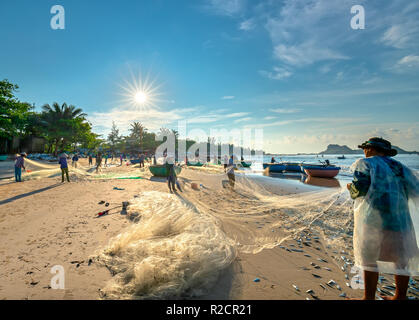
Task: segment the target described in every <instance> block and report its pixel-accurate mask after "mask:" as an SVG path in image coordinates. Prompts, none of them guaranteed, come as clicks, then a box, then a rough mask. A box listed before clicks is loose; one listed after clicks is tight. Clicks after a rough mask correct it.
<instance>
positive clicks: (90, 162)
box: [89, 153, 93, 166]
mask: <svg viewBox="0 0 419 320" xmlns="http://www.w3.org/2000/svg"><path fill="white" fill-rule="evenodd" d="M91 165H93V157H92V154H91V153H89V166H91Z"/></svg>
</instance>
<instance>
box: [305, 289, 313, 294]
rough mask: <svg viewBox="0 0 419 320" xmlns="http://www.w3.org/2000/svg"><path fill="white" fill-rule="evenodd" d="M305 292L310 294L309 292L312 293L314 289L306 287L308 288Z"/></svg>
mask: <svg viewBox="0 0 419 320" xmlns="http://www.w3.org/2000/svg"><path fill="white" fill-rule="evenodd" d="M306 293H309V294H311V293H314V291H313V290H312V289H308V290H307V291H306Z"/></svg>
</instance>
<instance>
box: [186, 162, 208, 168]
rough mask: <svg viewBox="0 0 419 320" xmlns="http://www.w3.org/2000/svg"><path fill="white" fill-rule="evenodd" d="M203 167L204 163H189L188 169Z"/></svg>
mask: <svg viewBox="0 0 419 320" xmlns="http://www.w3.org/2000/svg"><path fill="white" fill-rule="evenodd" d="M203 165H204V163H201V162H197V163H191V162H188V164H187V166H188V167H202V166H203Z"/></svg>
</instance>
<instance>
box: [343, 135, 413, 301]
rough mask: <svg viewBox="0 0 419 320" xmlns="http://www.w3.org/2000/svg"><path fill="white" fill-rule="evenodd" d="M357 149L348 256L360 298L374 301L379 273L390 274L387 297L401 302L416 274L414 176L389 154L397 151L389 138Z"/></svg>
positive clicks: (375, 139)
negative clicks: (359, 281) (357, 274)
mask: <svg viewBox="0 0 419 320" xmlns="http://www.w3.org/2000/svg"><path fill="white" fill-rule="evenodd" d="M359 148H361V149H363V151H364V154H365V158H364V159H359V160H357V161H356V162H355V163H354V164H353V167H352V168H353V170H354V179H353V182H352V183H349V184H348V185H347V188H348V190H349V192H350V194H351V197H352V199H355V205H354V236H353V241H354V255H355V265H356V266H357V267H358V268H359V269H361V270H363V272H364V284H365V292H364V300H374V299H375V294H376V289H377V280H378V274H379V272H383V273H388V274H393V275H394V277H395V283H396V292H395V295H394V297H392V298H391V299H394V300H404V299H406V293H407V289H408V284H409V276H418V275H419V263H418V261H419V249H418V243H417V240H418V239H419V230H418V229H417V228H418V225H419V223H418V222H419V179H418V176H417V175H416V174H415V173H414V172H412V171H411V170H410V169H409V168H407V167H406V166H404V165H402V164H401V163H400V162H398V161H396V160H394V159H392V158H391V157H394V156H395V155H397V150H395V149H392V147H391V143H390V142H389V141H387V140H384V139H382V138H376V137H375V138H371V139H369V140H368V141H366V142H364V143H363V144H362V145H360V146H359ZM415 226H416V230H415ZM383 298H385V299H389V298H388V297H383Z"/></svg>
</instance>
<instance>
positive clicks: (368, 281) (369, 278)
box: [363, 270, 378, 300]
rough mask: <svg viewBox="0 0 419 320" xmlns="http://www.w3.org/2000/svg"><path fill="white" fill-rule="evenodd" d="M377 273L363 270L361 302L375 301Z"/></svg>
mask: <svg viewBox="0 0 419 320" xmlns="http://www.w3.org/2000/svg"><path fill="white" fill-rule="evenodd" d="M377 281H378V272H372V271H365V270H364V285H365V291H364V298H363V300H375V292H376V290H377Z"/></svg>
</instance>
